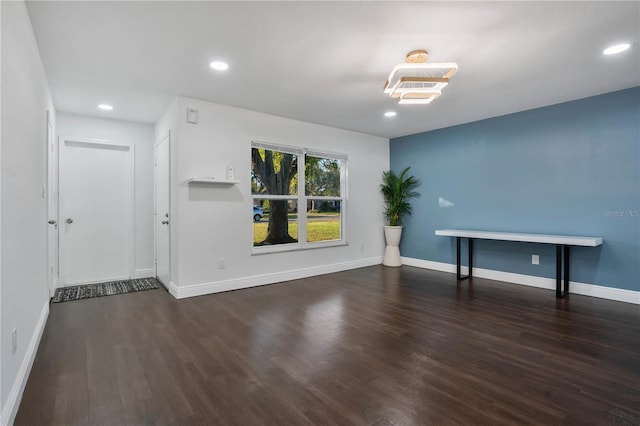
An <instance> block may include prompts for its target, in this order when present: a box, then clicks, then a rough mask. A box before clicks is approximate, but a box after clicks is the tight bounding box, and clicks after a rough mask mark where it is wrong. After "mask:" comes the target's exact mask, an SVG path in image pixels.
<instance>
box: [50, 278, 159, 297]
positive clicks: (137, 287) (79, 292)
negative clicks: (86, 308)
mask: <svg viewBox="0 0 640 426" xmlns="http://www.w3.org/2000/svg"><path fill="white" fill-rule="evenodd" d="M156 288H160V285H159V284H158V281H157V280H156V279H155V278H140V279H135V280H124V281H111V282H107V283H98V284H84V285H77V286H74V287H63V288H59V289H57V290H56V292H55V294H54V295H53V297H52V298H51V303H59V302H70V301H72V300H82V299H90V298H92V297H102V296H113V295H115V294H124V293H133V292H136V291H145V290H153V289H156Z"/></svg>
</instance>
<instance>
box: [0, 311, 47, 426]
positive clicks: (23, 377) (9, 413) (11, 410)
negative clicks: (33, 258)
mask: <svg viewBox="0 0 640 426" xmlns="http://www.w3.org/2000/svg"><path fill="white" fill-rule="evenodd" d="M48 317H49V299H47V300H46V301H45V303H44V306H43V307H42V311H41V312H40V318H39V319H38V322H37V323H36V329H35V330H34V332H33V335H32V336H31V340H30V341H29V346H28V347H27V350H26V352H25V354H24V358H22V363H20V368H19V369H18V374H17V375H16V379H15V380H14V381H13V386H11V390H10V391H9V396H8V397H7V402H6V403H5V405H4V407H2V426H6V425H12V424H13V422H14V420H15V419H16V414H18V408H19V407H20V401H22V394H23V393H24V388H25V386H26V385H27V380H28V379H29V373H31V367H32V366H33V361H34V360H35V358H36V353H37V352H38V346H39V345H40V339H41V338H42V333H43V332H44V326H45V325H46V324H47V318H48Z"/></svg>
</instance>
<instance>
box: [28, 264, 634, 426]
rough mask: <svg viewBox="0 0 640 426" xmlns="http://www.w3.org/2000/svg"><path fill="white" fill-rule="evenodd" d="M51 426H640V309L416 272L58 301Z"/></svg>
mask: <svg viewBox="0 0 640 426" xmlns="http://www.w3.org/2000/svg"><path fill="white" fill-rule="evenodd" d="M48 424H52V425H76V424H95V425H152V424H163V425H164V424H172V425H173V424H175V425H243V426H244V425H308V424H315V425H331V424H337V425H378V426H381V425H419V424H420V425H498V424H545V425H554V424H575V425H584V424H595V425H607V424H612V425H613V424H616V425H640V308H639V307H638V305H631V304H625V303H619V302H612V301H607V300H602V299H596V298H589V297H585V296H577V295H571V296H570V297H568V298H566V299H562V300H556V299H555V298H554V294H553V292H552V291H548V290H540V289H534V288H529V287H523V286H518V285H513V284H505V283H499V282H495V281H488V280H482V279H478V278H474V279H473V281H471V282H469V281H464V282H463V283H462V284H457V283H456V281H455V277H454V275H452V274H445V273H440V272H434V271H427V270H421V269H417V268H411V267H407V266H405V267H402V268H384V267H382V266H374V267H369V268H362V269H357V270H352V271H347V272H341V273H336V274H331V275H325V276H319V277H314V278H308V279H303V280H297V281H291V282H287V283H281V284H274V285H269V286H263V287H257V288H251V289H246V290H238V291H233V292H227V293H220V294H215V295H210V296H202V297H196V298H191V299H183V300H175V299H174V298H173V297H171V296H170V295H169V294H168V293H166V291H164V290H163V289H161V290H151V291H145V292H140V293H130V294H125V295H120V296H113V297H102V298H97V299H89V300H82V301H76V302H67V303H59V304H54V305H52V306H51V313H50V315H49V320H48V322H47V326H46V329H45V332H44V335H43V338H42V343H41V345H40V348H39V350H38V354H37V357H36V360H35V363H34V366H33V369H32V372H31V376H30V378H29V382H28V384H27V387H26V389H25V393H24V397H23V399H22V404H21V406H20V410H19V412H18V415H17V418H16V425H48Z"/></svg>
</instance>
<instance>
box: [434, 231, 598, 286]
mask: <svg viewBox="0 0 640 426" xmlns="http://www.w3.org/2000/svg"><path fill="white" fill-rule="evenodd" d="M436 235H442V236H446V237H456V278H457V279H458V280H464V279H467V278H469V277H472V276H473V256H472V253H473V240H474V239H477V240H499V241H518V242H525V243H543V244H555V245H556V297H557V298H561V297H563V296H564V295H565V294H567V293H568V292H569V247H571V246H583V247H596V246H599V245H601V244H602V238H600V237H574V236H566V235H544V234H514V233H511V232H491V231H469V230H466V229H438V230H436ZM461 238H466V239H467V240H468V249H469V274H468V275H467V276H464V277H463V276H462V275H461V274H460V239H461ZM563 252H564V256H563ZM563 258H564V265H563ZM563 269H564V292H563V291H562V288H561V286H560V284H561V281H562V280H561V277H562V270H563Z"/></svg>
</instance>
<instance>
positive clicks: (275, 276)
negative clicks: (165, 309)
mask: <svg viewBox="0 0 640 426" xmlns="http://www.w3.org/2000/svg"><path fill="white" fill-rule="evenodd" d="M380 263H382V257H381V256H380V257H372V258H368V259H361V260H355V261H351V262H343V263H334V264H331V265H323V266H314V267H311V268H304V269H294V270H290V271H284V272H276V273H272V274H264V275H256V276H252V277H245V278H235V279H232V280H225V281H216V282H210V283H203V284H193V285H188V286H184V287H183V286H180V287H178V286H176V285H175V284H174V283H170V285H169V293H171V294H172V295H173V296H174V297H175V298H176V299H183V298H185V297H194V296H202V295H205V294H212V293H219V292H222V291H229V290H238V289H241V288H249V287H256V286H260V285H266V284H274V283H278V282H282V281H290V280H297V279H300V278H307V277H313V276H316V275H323V274H331V273H334V272H340V271H346V270H349V269H356V268H364V267H365V266H372V265H379V264H380Z"/></svg>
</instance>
